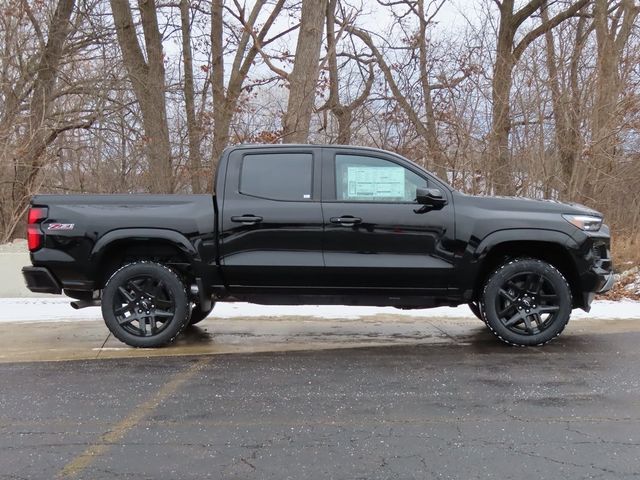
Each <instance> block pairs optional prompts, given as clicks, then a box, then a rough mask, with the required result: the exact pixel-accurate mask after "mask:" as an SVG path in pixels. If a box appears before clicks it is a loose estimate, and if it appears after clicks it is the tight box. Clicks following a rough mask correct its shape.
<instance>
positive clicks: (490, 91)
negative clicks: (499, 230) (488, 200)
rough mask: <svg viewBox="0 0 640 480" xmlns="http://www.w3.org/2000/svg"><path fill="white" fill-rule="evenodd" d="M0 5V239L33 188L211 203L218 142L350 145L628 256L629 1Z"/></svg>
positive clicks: (632, 221)
mask: <svg viewBox="0 0 640 480" xmlns="http://www.w3.org/2000/svg"><path fill="white" fill-rule="evenodd" d="M449 1H451V2H453V4H455V6H456V8H457V9H458V12H459V16H461V17H462V21H460V19H458V21H456V22H455V25H453V24H452V25H450V26H449V25H448V23H447V22H448V20H447V18H446V16H445V14H444V13H445V11H446V10H447V8H448V7H450V6H451V4H449V3H448V2H449ZM0 8H1V9H2V12H1V15H0V49H1V51H0V172H1V179H2V182H1V184H0V242H4V241H7V240H10V239H12V238H14V237H16V236H19V235H21V234H22V233H23V232H22V231H21V229H22V224H23V223H24V222H23V219H24V216H25V212H26V205H27V203H28V198H29V196H30V195H32V194H34V193H37V192H49V193H84V192H102V193H113V192H167V193H168V192H210V191H212V188H213V182H212V179H213V172H214V171H215V168H216V161H217V158H218V157H219V155H220V153H221V151H222V150H223V149H224V148H225V147H226V146H228V145H232V144H236V143H246V142H259V143H276V142H287V143H294V142H295V143H306V142H310V143H351V144H357V145H369V146H375V147H380V148H384V149H388V150H393V151H396V152H399V153H401V154H403V155H405V156H407V157H408V158H410V159H412V160H414V161H415V162H417V163H419V164H422V165H424V166H425V167H426V168H427V169H429V170H431V171H432V172H434V173H436V174H437V175H438V176H440V177H442V178H446V179H448V181H449V183H451V184H452V185H453V186H454V187H456V188H458V189H460V190H462V191H465V192H468V193H473V194H499V195H524V196H532V197H538V198H552V199H559V200H564V201H577V202H580V203H584V204H586V205H589V206H592V207H595V208H596V209H598V210H600V211H602V212H604V213H605V215H606V216H607V222H608V223H609V224H610V225H611V226H612V227H613V234H614V250H615V251H614V255H615V256H616V257H617V260H618V262H619V263H620V262H627V261H632V262H636V263H637V262H638V261H639V260H640V253H638V250H639V243H638V242H639V241H640V235H639V232H640V187H639V182H640V28H639V27H640V21H639V19H640V17H639V16H638V14H639V12H640V4H638V2H637V1H636V0H577V1H565V0H529V1H516V0H468V1H461V0H303V1H300V0H254V1H250V0H160V1H157V2H153V1H152V0H110V1H108V0H3V1H2V2H1V5H0ZM449 10H450V8H449Z"/></svg>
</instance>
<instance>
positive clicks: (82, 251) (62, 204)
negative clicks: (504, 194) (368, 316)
mask: <svg viewBox="0 0 640 480" xmlns="http://www.w3.org/2000/svg"><path fill="white" fill-rule="evenodd" d="M265 152H267V153H269V154H278V153H291V152H296V153H301V154H310V155H312V156H313V180H312V183H313V185H312V193H311V194H310V198H308V199H306V200H304V201H302V200H301V201H281V200H271V199H266V198H259V197H255V196H251V195H246V194H243V193H241V188H240V186H239V178H240V170H241V165H242V159H243V156H245V155H248V154H256V153H265ZM336 154H353V155H360V156H370V157H376V158H380V159H385V160H388V161H391V162H394V163H397V164H399V165H402V166H403V167H405V168H407V169H409V170H411V171H413V172H414V173H416V174H417V175H419V176H420V177H422V178H423V179H424V180H426V183H427V186H428V187H429V188H437V189H439V190H440V191H441V192H442V194H443V195H444V197H445V199H446V205H444V206H443V207H442V208H440V209H432V210H427V211H424V209H423V210H421V209H420V205H418V204H417V203H415V202H406V203H392V202H379V203H372V202H353V201H350V202H343V201H339V200H336V182H335V177H334V176H335V169H334V158H335V155H336ZM282 181H283V182H286V181H287V172H282ZM31 203H32V205H33V206H41V207H46V208H47V209H48V215H47V218H46V219H45V220H44V221H43V222H42V224H41V225H40V228H41V230H42V231H43V232H44V244H43V246H42V248H40V249H38V250H36V251H34V252H32V253H31V260H32V263H33V266H34V267H36V268H33V267H26V268H25V277H26V279H27V283H28V285H29V287H30V288H31V289H32V290H34V291H47V292H56V293H60V291H61V290H62V289H64V290H65V292H66V293H67V294H69V295H70V296H75V297H76V298H85V297H86V296H88V295H91V294H92V293H93V292H95V291H99V290H100V289H101V288H102V287H103V286H104V284H105V282H106V280H107V279H108V277H109V275H110V274H111V273H113V271H114V270H115V269H116V268H117V267H118V266H120V265H122V264H123V263H126V262H127V261H133V260H135V259H136V258H148V259H158V260H162V261H164V262H165V263H169V264H170V265H172V266H174V268H176V269H179V270H181V271H183V272H184V274H185V277H186V278H189V279H190V280H191V281H192V282H193V283H194V284H195V285H197V286H198V288H199V291H200V293H199V294H200V297H201V298H205V297H209V296H211V295H213V296H214V297H215V298H216V299H217V300H219V301H221V300H222V301H224V300H228V301H234V300H247V301H253V302H257V303H280V304H282V303H289V304H303V303H309V304H326V303H334V304H360V305H380V306H382V305H393V306H399V307H404V308H412V307H431V306H438V305H457V304H460V303H465V302H468V301H471V300H473V299H475V298H476V296H477V295H478V294H479V291H480V288H481V286H482V282H483V279H484V278H486V275H487V274H489V273H490V272H491V271H492V270H493V268H495V267H497V266H498V265H499V264H500V263H501V262H503V261H504V260H505V259H506V258H510V257H516V256H532V257H536V258H543V259H545V260H548V261H550V262H551V263H553V264H554V265H555V266H556V267H558V268H559V269H560V271H561V272H562V273H563V274H564V275H565V276H566V277H567V279H568V280H569V282H570V284H571V287H572V292H573V296H574V306H575V307H580V308H585V309H588V308H589V304H590V302H591V300H592V299H593V296H594V293H595V292H597V291H599V290H601V289H603V288H605V284H610V282H608V280H609V278H610V276H611V269H612V267H611V261H610V258H609V229H608V227H607V226H606V225H603V226H602V228H601V229H600V230H599V231H597V232H585V231H582V230H580V229H578V228H577V227H575V226H573V225H572V224H570V223H569V222H567V221H566V220H565V219H564V218H563V217H562V214H588V215H600V214H598V213H597V212H594V211H593V210H590V209H588V208H586V207H583V206H580V205H570V204H565V203H559V202H553V201H542V200H530V199H523V198H497V197H476V196H469V195H464V194H461V193H459V192H457V191H455V190H453V189H452V188H451V187H449V186H448V185H446V184H445V183H443V182H442V181H440V180H439V179H437V178H436V177H434V176H433V175H431V174H429V173H428V172H426V171H424V170H422V169H421V168H420V167H418V166H417V165H415V164H413V163H412V162H410V161H408V160H406V159H404V158H402V157H399V156H397V155H395V154H392V153H389V152H385V151H381V150H375V149H369V148H363V147H349V146H325V147H321V146H309V145H279V146H278V145H273V146H240V147H233V148H229V149H227V150H226V151H225V152H224V154H223V156H222V158H221V160H220V164H219V168H218V174H217V179H216V195H215V196H210V195H38V196H35V197H33V199H32V202H31ZM243 216H245V217H244V218H246V219H247V221H243V220H244V218H239V217H243ZM351 217H355V218H357V219H358V220H359V223H354V224H349V223H344V222H345V221H346V222H348V221H349V219H350V218H351ZM257 219H259V221H256V220H257ZM345 219H346V220H345ZM339 221H343V223H338V222H339ZM52 223H63V224H73V229H71V230H56V231H51V230H48V225H50V224H52ZM89 292H91V293H89ZM95 296H96V295H95V294H94V297H95Z"/></svg>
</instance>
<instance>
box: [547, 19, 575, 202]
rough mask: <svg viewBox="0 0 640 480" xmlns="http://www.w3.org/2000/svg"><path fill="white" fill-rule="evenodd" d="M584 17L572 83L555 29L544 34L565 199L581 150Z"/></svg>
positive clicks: (571, 67) (572, 60)
mask: <svg viewBox="0 0 640 480" xmlns="http://www.w3.org/2000/svg"><path fill="white" fill-rule="evenodd" d="M542 20H543V21H544V22H546V21H548V20H549V13H548V9H547V8H544V9H543V10H542ZM584 24H585V18H584V17H581V18H580V19H579V20H578V24H577V26H576V34H575V39H576V42H575V45H574V46H573V50H572V52H571V57H570V63H569V85H565V86H563V85H561V82H560V72H559V69H558V64H557V59H556V48H555V41H554V36H553V31H552V30H549V31H547V32H546V33H545V43H546V47H547V48H546V62H547V71H548V75H549V87H550V90H551V101H552V104H553V118H554V122H555V153H556V158H557V160H558V162H559V165H560V185H559V186H558V188H559V192H560V195H561V197H562V198H565V199H571V198H573V188H572V185H573V184H574V181H573V176H574V171H575V166H576V162H577V159H578V154H579V150H580V125H579V111H578V110H579V108H580V105H579V94H580V93H579V91H578V85H577V79H578V77H577V74H578V68H579V67H578V62H579V58H580V55H581V53H582V47H583V45H584V39H583V34H584V33H583V32H584Z"/></svg>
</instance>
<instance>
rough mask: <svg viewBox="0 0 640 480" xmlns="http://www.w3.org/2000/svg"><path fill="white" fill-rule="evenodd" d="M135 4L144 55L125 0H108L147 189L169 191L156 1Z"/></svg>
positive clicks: (170, 172) (169, 165) (170, 178)
mask: <svg viewBox="0 0 640 480" xmlns="http://www.w3.org/2000/svg"><path fill="white" fill-rule="evenodd" d="M138 7H139V10H140V19H141V23H142V30H143V34H144V35H143V36H144V50H145V51H146V54H147V58H146V59H145V56H144V54H143V50H142V47H141V46H140V43H139V41H138V35H137V33H136V26H135V23H134V21H133V14H132V12H131V6H130V4H129V0H111V10H112V12H113V19H114V23H115V27H116V34H117V37H118V43H119V45H120V49H121V50H122V57H123V60H124V64H125V66H126V68H127V72H128V73H129V80H130V81H131V85H132V87H133V91H134V92H135V95H136V98H137V100H138V103H139V104H140V110H141V111H142V123H143V127H144V132H145V137H146V139H145V140H146V142H147V161H148V163H149V174H148V176H147V183H148V185H149V190H150V191H151V192H156V193H161V192H163V193H170V192H173V191H174V188H175V180H174V175H173V167H172V159H171V143H170V140H169V125H168V121H167V105H166V98H165V92H166V86H165V68H164V54H163V51H162V35H161V34H160V29H159V27H158V13H157V7H156V3H155V2H154V1H151V0H138Z"/></svg>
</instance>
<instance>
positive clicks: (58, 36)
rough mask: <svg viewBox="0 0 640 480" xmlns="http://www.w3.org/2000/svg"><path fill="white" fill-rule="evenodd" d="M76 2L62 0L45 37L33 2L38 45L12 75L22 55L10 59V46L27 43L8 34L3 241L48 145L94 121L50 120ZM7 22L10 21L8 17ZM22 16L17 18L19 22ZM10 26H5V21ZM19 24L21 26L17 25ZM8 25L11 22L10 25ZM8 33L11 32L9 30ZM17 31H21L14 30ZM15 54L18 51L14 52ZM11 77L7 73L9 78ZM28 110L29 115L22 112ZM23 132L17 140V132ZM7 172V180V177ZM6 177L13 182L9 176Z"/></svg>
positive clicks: (0, 122)
mask: <svg viewBox="0 0 640 480" xmlns="http://www.w3.org/2000/svg"><path fill="white" fill-rule="evenodd" d="M74 6H75V1H74V0H59V1H58V3H57V4H56V7H55V10H54V12H53V15H52V16H51V18H50V19H49V22H48V25H47V26H46V27H47V30H46V31H47V32H48V35H47V37H46V38H45V33H43V28H42V27H41V25H40V22H39V20H38V19H37V18H36V17H35V16H34V14H33V12H31V10H30V7H29V5H28V4H27V5H25V7H26V8H27V11H23V13H24V14H25V15H26V16H27V17H28V18H29V20H30V22H31V23H32V26H33V29H34V31H35V32H36V35H37V38H38V48H37V49H36V51H35V52H34V54H33V55H31V56H30V58H27V59H26V62H25V63H24V64H22V65H20V63H18V64H19V65H20V66H22V67H23V69H22V70H20V71H18V72H16V73H15V76H14V77H13V78H11V77H10V76H8V75H10V73H9V72H10V71H11V70H12V68H11V67H13V66H14V65H15V63H14V61H17V62H20V61H21V60H22V59H21V58H20V55H16V58H12V52H11V51H10V50H8V49H9V48H11V47H12V46H13V47H15V48H20V47H24V45H18V44H16V43H13V44H12V43H11V42H10V41H9V38H7V37H6V36H5V45H4V52H3V53H4V55H3V68H2V74H3V78H2V84H3V85H2V88H3V92H2V98H3V100H4V101H3V103H4V105H3V106H4V108H3V111H2V113H1V115H0V148H1V150H0V154H1V155H2V164H3V167H4V169H5V171H6V170H8V167H9V165H12V170H13V178H12V179H11V180H10V187H11V190H10V196H8V198H7V197H6V196H5V197H4V198H3V199H2V203H3V204H2V206H1V208H0V209H1V210H2V231H1V232H0V233H1V234H2V235H1V238H0V241H6V240H7V239H9V238H11V237H12V236H13V234H14V231H15V229H16V227H17V225H18V221H19V220H20V219H21V218H22V215H23V214H24V212H25V210H26V207H27V204H28V200H29V196H30V195H32V194H33V193H34V191H35V189H36V187H37V186H38V175H39V173H40V170H41V169H42V167H43V156H44V154H45V151H46V149H47V147H48V146H49V145H51V144H52V143H53V142H54V141H55V140H56V138H57V137H58V136H59V135H61V134H62V133H63V132H65V131H67V130H71V129H74V128H82V127H88V126H90V125H91V123H92V121H93V119H92V118H91V117H89V118H85V119H76V120H75V121H71V122H65V121H61V122H52V121H51V120H52V118H51V117H52V115H53V111H54V105H55V100H56V99H57V98H58V95H59V92H56V91H55V87H56V81H57V79H58V75H59V72H60V65H61V62H62V59H63V57H64V55H65V47H66V46H67V43H68V41H69V38H70V36H71V34H72V33H73V29H72V23H71V19H72V14H73V10H74ZM5 21H7V22H8V21H9V19H5ZM20 21H21V18H20V17H18V19H17V22H20ZM5 25H6V24H5ZM16 25H17V24H16ZM6 27H9V25H6ZM4 33H5V35H6V34H8V33H9V32H8V31H6V30H5V32H4ZM14 33H17V30H16V31H14ZM14 53H15V52H14ZM5 75H7V77H5ZM25 108H26V111H27V115H26V118H23V117H22V111H23V109H25ZM14 132H19V133H18V136H17V138H14V136H13V133H14ZM5 178H6V177H4V176H3V183H4V181H5ZM7 180H9V179H8V178H7Z"/></svg>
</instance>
